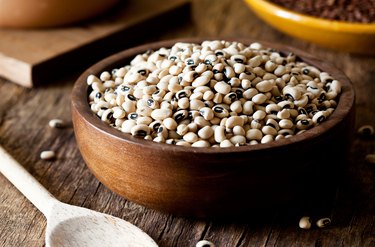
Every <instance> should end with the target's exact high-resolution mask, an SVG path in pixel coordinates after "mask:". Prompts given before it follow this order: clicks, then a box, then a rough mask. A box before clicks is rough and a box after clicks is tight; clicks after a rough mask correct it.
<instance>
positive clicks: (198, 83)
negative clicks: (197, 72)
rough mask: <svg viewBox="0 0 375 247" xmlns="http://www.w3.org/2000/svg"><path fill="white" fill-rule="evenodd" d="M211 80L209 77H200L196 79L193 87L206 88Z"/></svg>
mask: <svg viewBox="0 0 375 247" xmlns="http://www.w3.org/2000/svg"><path fill="white" fill-rule="evenodd" d="M210 79H211V78H210V77H208V76H199V77H197V78H196V79H194V81H193V82H192V84H191V85H192V86H193V87H199V86H205V85H206V84H207V83H208V82H209V81H210Z"/></svg>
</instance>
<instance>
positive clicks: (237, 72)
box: [233, 63, 246, 75]
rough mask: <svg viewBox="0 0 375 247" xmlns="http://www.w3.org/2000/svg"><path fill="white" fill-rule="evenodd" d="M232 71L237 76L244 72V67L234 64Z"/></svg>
mask: <svg viewBox="0 0 375 247" xmlns="http://www.w3.org/2000/svg"><path fill="white" fill-rule="evenodd" d="M233 69H234V72H235V73H236V74H238V75H239V74H241V73H242V72H244V71H245V69H246V67H245V65H244V64H243V63H235V64H234V65H233Z"/></svg>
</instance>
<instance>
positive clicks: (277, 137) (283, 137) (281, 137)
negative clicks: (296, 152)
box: [275, 134, 285, 141]
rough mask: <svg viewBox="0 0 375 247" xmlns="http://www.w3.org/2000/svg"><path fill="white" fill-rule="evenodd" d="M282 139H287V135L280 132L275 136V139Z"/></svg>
mask: <svg viewBox="0 0 375 247" xmlns="http://www.w3.org/2000/svg"><path fill="white" fill-rule="evenodd" d="M282 139H285V136H283V135H280V134H279V135H277V136H275V141H278V140H282Z"/></svg>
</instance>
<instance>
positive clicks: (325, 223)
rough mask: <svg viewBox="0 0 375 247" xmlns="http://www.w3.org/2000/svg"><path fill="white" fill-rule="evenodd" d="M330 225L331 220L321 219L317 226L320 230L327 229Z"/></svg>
mask: <svg viewBox="0 0 375 247" xmlns="http://www.w3.org/2000/svg"><path fill="white" fill-rule="evenodd" d="M330 224H331V219H330V218H322V219H319V220H318V221H317V222H316V226H317V227H319V228H324V227H327V226H329V225H330Z"/></svg>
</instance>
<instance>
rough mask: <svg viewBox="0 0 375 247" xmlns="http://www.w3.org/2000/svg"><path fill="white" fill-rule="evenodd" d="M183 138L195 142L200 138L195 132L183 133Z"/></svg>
mask: <svg viewBox="0 0 375 247" xmlns="http://www.w3.org/2000/svg"><path fill="white" fill-rule="evenodd" d="M182 138H183V140H184V141H186V142H189V143H194V142H196V141H198V140H199V138H198V135H197V134H196V133H195V132H188V133H186V134H185V135H183V137H182Z"/></svg>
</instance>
